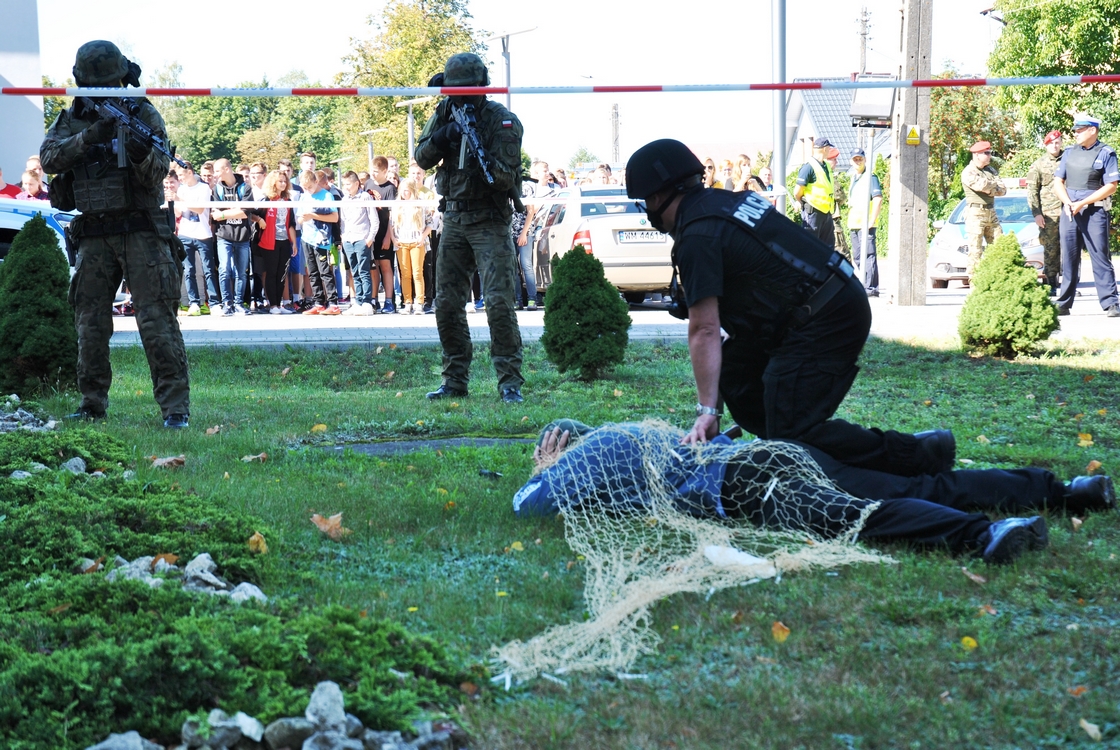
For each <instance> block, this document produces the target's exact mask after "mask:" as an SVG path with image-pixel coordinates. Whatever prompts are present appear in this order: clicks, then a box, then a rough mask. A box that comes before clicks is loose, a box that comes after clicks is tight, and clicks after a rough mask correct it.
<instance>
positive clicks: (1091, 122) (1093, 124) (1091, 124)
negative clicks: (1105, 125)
mask: <svg viewBox="0 0 1120 750" xmlns="http://www.w3.org/2000/svg"><path fill="white" fill-rule="evenodd" d="M1100 126H1101V121H1100V118H1099V117H1093V116H1092V115H1091V114H1089V113H1087V112H1078V113H1077V114H1075V115H1074V116H1073V127H1075V128H1078V127H1088V128H1099V127H1100Z"/></svg>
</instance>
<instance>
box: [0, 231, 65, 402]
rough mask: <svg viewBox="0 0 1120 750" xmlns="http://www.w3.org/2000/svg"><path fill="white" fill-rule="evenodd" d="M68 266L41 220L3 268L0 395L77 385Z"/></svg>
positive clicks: (19, 239) (18, 241) (22, 236)
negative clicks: (0, 393)
mask: <svg viewBox="0 0 1120 750" xmlns="http://www.w3.org/2000/svg"><path fill="white" fill-rule="evenodd" d="M69 286H70V265H69V263H67V261H66V256H65V255H64V254H63V252H62V249H61V248H60V247H59V246H58V237H57V235H56V234H55V233H54V231H53V230H51V229H50V227H48V226H47V222H46V221H45V220H44V219H43V217H42V216H36V217H35V218H34V219H32V220H31V221H29V222H27V223H26V224H24V226H23V229H21V230H20V231H19V233H18V234H17V235H16V236H15V239H14V240H13V241H12V247H11V249H10V250H9V251H8V255H7V257H6V258H5V259H4V262H3V263H0V310H3V315H0V392H3V393H18V394H19V395H20V396H24V395H26V394H28V393H31V392H33V391H36V390H39V389H40V388H41V387H43V386H46V385H49V386H53V387H57V388H59V389H60V390H62V389H65V388H67V387H69V386H72V385H75V384H76V382H77V363H78V334H77V331H75V329H74V311H73V309H72V308H71V307H70V303H69V301H68V300H67V291H68V289H69Z"/></svg>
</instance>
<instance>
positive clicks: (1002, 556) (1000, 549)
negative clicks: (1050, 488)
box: [983, 518, 1050, 565]
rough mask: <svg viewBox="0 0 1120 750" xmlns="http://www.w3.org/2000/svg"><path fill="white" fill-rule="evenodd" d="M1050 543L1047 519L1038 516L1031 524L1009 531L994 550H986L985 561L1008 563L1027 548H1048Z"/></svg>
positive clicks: (999, 563)
mask: <svg viewBox="0 0 1120 750" xmlns="http://www.w3.org/2000/svg"><path fill="white" fill-rule="evenodd" d="M1049 544H1050V533H1049V531H1048V530H1047V529H1046V521H1045V520H1044V519H1042V518H1036V519H1035V521H1034V523H1032V524H1030V525H1029V526H1016V527H1015V528H1013V529H1011V530H1010V531H1008V532H1007V533H1006V534H1005V535H1004V537H1003V538H1002V539H1001V540H1000V542H999V544H998V545H997V546H996V547H995V548H994V549H992V550H990V551H988V550H985V552H984V555H983V558H984V562H986V563H988V564H989V565H1006V564H1007V563H1009V562H1012V561H1013V560H1015V559H1017V558H1018V557H1019V556H1020V555H1022V554H1023V552H1025V551H1026V550H1032V551H1038V550H1041V549H1046V547H1047V545H1049Z"/></svg>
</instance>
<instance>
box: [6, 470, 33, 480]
mask: <svg viewBox="0 0 1120 750" xmlns="http://www.w3.org/2000/svg"><path fill="white" fill-rule="evenodd" d="M8 478H9V479H30V478H31V472H30V471H20V470H19V469H16V470H15V471H13V472H12V473H11V474H9V475H8Z"/></svg>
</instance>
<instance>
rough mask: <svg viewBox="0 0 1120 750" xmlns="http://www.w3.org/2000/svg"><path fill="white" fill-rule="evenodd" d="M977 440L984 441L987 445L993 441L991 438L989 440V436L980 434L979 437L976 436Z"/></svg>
mask: <svg viewBox="0 0 1120 750" xmlns="http://www.w3.org/2000/svg"><path fill="white" fill-rule="evenodd" d="M976 442H978V443H983V444H984V445H987V444H988V443H990V442H992V441H991V440H988V438H986V437H984V436H983V435H979V436H978V437H977V438H976Z"/></svg>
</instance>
